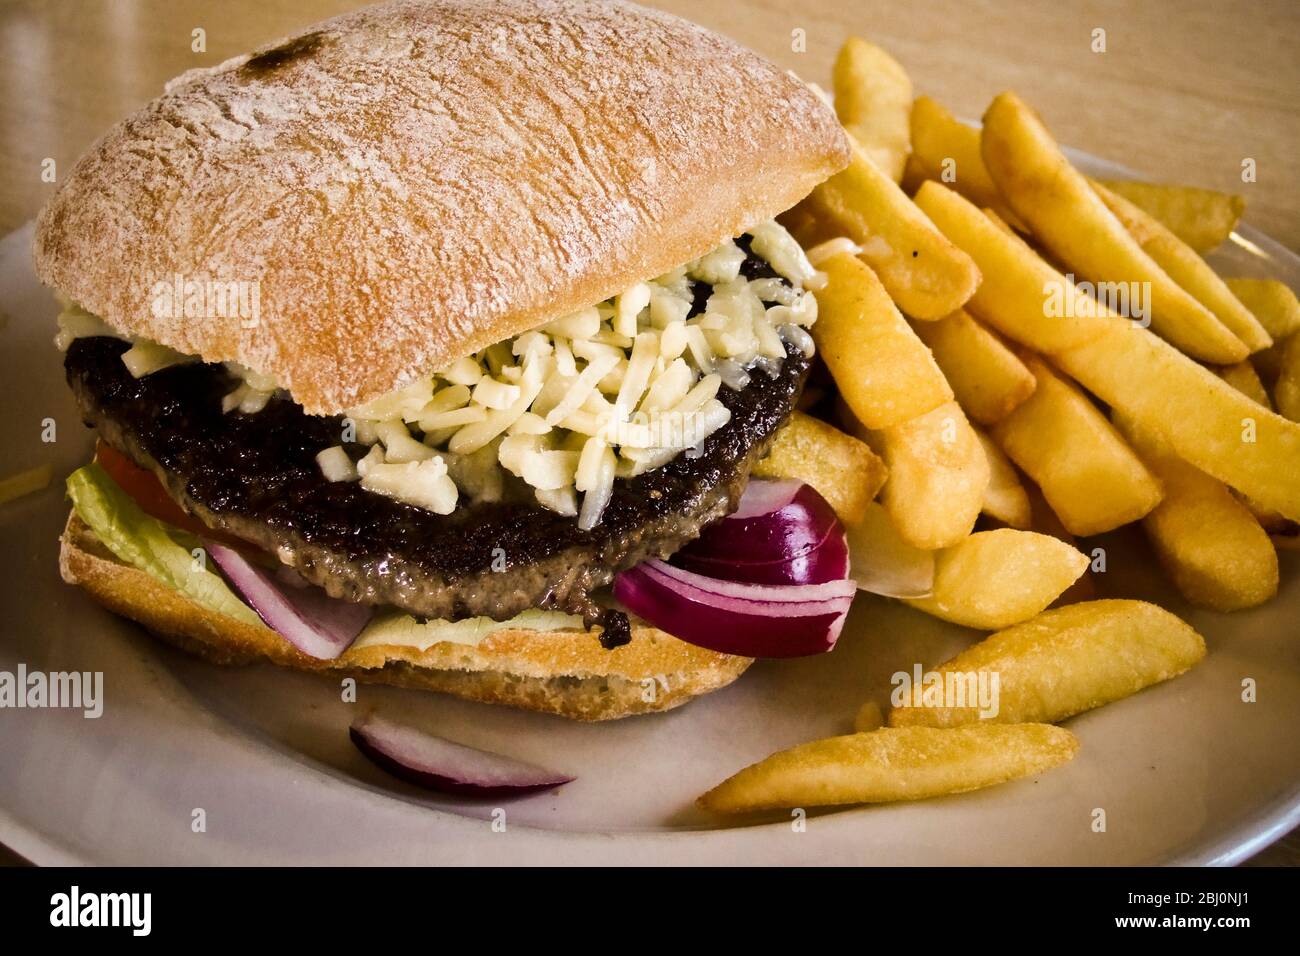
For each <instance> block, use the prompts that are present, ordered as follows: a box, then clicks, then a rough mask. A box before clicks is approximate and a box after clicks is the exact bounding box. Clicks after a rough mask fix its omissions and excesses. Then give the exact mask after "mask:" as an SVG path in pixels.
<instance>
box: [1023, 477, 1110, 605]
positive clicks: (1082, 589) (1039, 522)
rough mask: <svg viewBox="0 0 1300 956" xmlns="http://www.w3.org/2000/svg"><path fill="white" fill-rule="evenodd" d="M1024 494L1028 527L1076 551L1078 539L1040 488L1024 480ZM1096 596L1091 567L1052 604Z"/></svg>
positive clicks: (1073, 601) (1089, 598)
mask: <svg viewBox="0 0 1300 956" xmlns="http://www.w3.org/2000/svg"><path fill="white" fill-rule="evenodd" d="M1023 487H1024V489H1025V496H1026V497H1027V498H1028V499H1029V513H1030V515H1031V517H1030V519H1029V529H1030V530H1031V531H1037V532H1038V533H1039V534H1050V535H1051V536H1052V537H1053V538H1059V539H1060V540H1062V541H1064V542H1065V543H1066V544H1068V545H1069V546H1070V547H1072V548H1074V549H1075V550H1076V551H1077V550H1079V540H1078V539H1077V538H1076V537H1075V536H1074V535H1072V534H1070V532H1069V531H1067V530H1066V528H1065V525H1063V524H1061V519H1060V518H1058V517H1057V516H1056V512H1055V511H1053V510H1052V506H1051V505H1049V504H1048V503H1047V499H1046V498H1044V497H1043V492H1042V490H1041V489H1040V488H1039V487H1038V486H1037V485H1036V484H1034V483H1033V482H1032V481H1026V482H1025V483H1024V485H1023ZM1096 597H1097V585H1096V583H1095V582H1094V581H1093V578H1092V574H1091V569H1090V570H1089V571H1088V572H1085V573H1084V574H1083V575H1082V576H1080V578H1079V580H1077V581H1075V582H1074V583H1073V584H1071V585H1070V586H1069V587H1068V588H1066V589H1065V592H1064V593H1063V594H1062V595H1061V596H1060V597H1059V598H1057V599H1056V600H1055V601H1054V602H1052V604H1053V606H1054V607H1056V606H1060V605H1062V604H1076V603H1078V602H1079V601H1092V600H1095V599H1096Z"/></svg>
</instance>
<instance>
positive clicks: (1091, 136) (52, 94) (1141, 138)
mask: <svg viewBox="0 0 1300 956" xmlns="http://www.w3.org/2000/svg"><path fill="white" fill-rule="evenodd" d="M360 5H362V4H361V3H358V2H349V0H292V2H291V0H213V2H204V0H9V2H4V3H0V50H2V51H3V53H2V56H0V60H2V65H0V232H7V231H9V230H11V229H14V228H17V227H18V226H20V225H22V224H23V223H24V222H26V221H27V220H28V219H30V218H31V217H32V216H33V215H35V213H36V211H37V210H38V209H39V208H40V206H41V204H42V203H43V202H44V200H45V199H46V197H47V196H48V195H49V194H50V193H51V192H52V191H53V189H54V186H53V185H51V184H49V183H46V182H43V181H42V176H41V172H42V162H43V161H44V160H46V159H53V160H54V161H55V163H56V171H57V172H58V173H62V172H64V171H66V170H67V169H69V168H70V166H71V164H72V162H73V161H75V159H76V158H77V156H78V155H79V154H80V153H81V152H82V151H83V150H84V149H85V148H86V147H87V146H88V145H89V144H90V143H91V142H93V141H94V139H95V138H96V137H97V136H98V135H99V134H100V132H102V131H103V130H104V129H105V128H106V127H107V126H109V125H110V124H112V123H113V122H114V121H116V120H117V119H120V118H121V117H122V116H124V115H125V114H127V113H128V112H130V111H131V110H132V109H134V108H136V107H138V106H140V105H142V104H143V103H145V102H147V101H148V100H149V99H151V98H153V97H154V96H156V95H157V94H158V93H159V92H160V91H161V89H162V85H163V83H164V82H165V81H166V80H167V79H168V78H170V77H172V76H175V75H176V74H177V73H180V72H181V71H183V70H186V69H190V68H192V67H196V66H207V65H213V64H216V63H220V62H221V61H222V60H224V59H226V58H227V57H230V56H233V55H236V54H238V53H242V52H244V51H246V50H249V49H252V48H254V47H256V46H259V45H261V44H263V43H266V42H267V41H270V40H272V39H275V38H277V37H280V36H283V35H285V34H288V33H291V32H293V31H295V30H297V29H298V28H300V27H302V26H305V25H307V24H309V23H311V22H314V21H316V20H318V19H321V18H322V17H325V16H330V15H333V14H335V13H339V12H342V11H344V10H348V9H352V8H354V7H357V6H360ZM653 5H655V6H660V7H662V8H664V9H667V10H671V11H673V12H676V13H679V14H682V15H683V16H687V17H689V18H691V19H693V20H696V21H698V22H700V23H703V24H705V25H706V26H709V27H712V28H714V29H717V30H719V31H722V32H725V33H727V34H729V35H731V36H732V37H735V38H736V39H738V40H740V41H741V42H742V43H745V44H746V45H748V46H750V47H752V48H754V49H755V50H757V51H759V52H760V53H762V54H764V55H766V56H768V57H769V58H771V59H773V60H775V61H777V62H778V63H781V64H782V65H784V66H787V67H789V68H791V69H793V70H795V71H796V72H798V73H799V75H800V76H802V77H804V78H805V79H808V80H812V81H815V82H818V83H822V84H824V85H825V84H827V83H828V79H829V72H830V64H831V61H832V59H833V57H834V56H835V52H836V50H837V48H838V46H839V44H840V43H841V42H842V40H843V39H844V37H845V36H846V35H848V34H851V33H856V34H860V35H862V36H866V37H868V38H870V39H872V40H874V41H875V42H877V43H880V44H881V45H882V46H884V47H885V48H886V49H888V50H889V51H890V52H892V53H893V54H894V55H895V56H896V57H897V58H898V59H899V60H900V61H901V62H902V63H903V65H904V66H905V67H906V68H907V69H908V71H909V72H910V73H911V75H912V78H913V81H914V83H915V85H916V89H917V92H918V93H921V92H924V93H928V94H929V95H931V96H934V97H935V98H936V99H938V100H939V101H940V102H942V103H944V104H945V105H947V106H948V107H949V109H951V110H952V111H953V112H954V113H956V114H957V115H959V116H967V117H972V118H975V117H978V116H979V115H980V114H981V113H982V112H983V110H984V107H985V106H986V105H987V103H988V101H989V100H990V99H991V98H992V97H993V95H994V94H996V93H998V92H999V91H1001V90H1004V89H1009V88H1014V89H1016V90H1017V91H1018V92H1019V93H1020V94H1021V95H1022V96H1023V97H1024V98H1025V99H1026V100H1028V101H1029V102H1030V103H1032V104H1033V105H1034V106H1035V107H1037V109H1038V110H1039V111H1040V112H1041V113H1042V115H1043V117H1044V119H1045V120H1046V121H1047V123H1048V125H1049V126H1050V127H1051V129H1052V130H1053V132H1055V133H1056V134H1057V136H1058V138H1059V139H1060V140H1061V141H1062V142H1065V143H1068V144H1070V145H1072V146H1077V147H1080V148H1082V149H1086V150H1088V151H1090V152H1092V153H1096V154H1098V155H1101V156H1105V157H1107V158H1109V159H1113V160H1116V161H1119V162H1122V163H1125V164H1126V165H1128V166H1131V167H1132V168H1134V169H1135V170H1137V171H1139V172H1140V173H1142V174H1144V175H1146V176H1148V177H1150V178H1153V179H1158V180H1162V181H1168V182H1183V183H1188V184H1195V185H1200V186H1208V187H1212V188H1216V189H1224V190H1229V191H1233V192H1239V193H1241V194H1242V195H1244V196H1245V197H1246V201H1247V211H1246V219H1247V221H1249V222H1251V223H1253V224H1254V225H1256V226H1258V227H1260V228H1262V229H1264V230H1265V231H1266V232H1268V233H1270V234H1271V235H1272V236H1274V238H1276V239H1278V240H1279V241H1281V242H1283V243H1284V244H1285V245H1287V246H1288V247H1290V248H1291V249H1298V250H1300V192H1297V190H1296V189H1295V178H1294V177H1295V153H1296V150H1297V148H1298V147H1300V96H1298V95H1297V94H1300V57H1297V56H1296V48H1297V43H1298V41H1300V3H1297V2H1295V0H1273V2H1265V0H1253V2H1249V0H1248V2H1242V0H1234V2H1225V0H1193V2H1174V0H1168V2H1156V0H1138V2H1135V0H1090V2H1060V0H1036V2H1035V0H952V2H929V0H912V2H907V3H900V2H897V0H659V2H657V3H655V4H653ZM196 29H202V30H203V31H205V41H206V50H205V51H204V52H194V51H193V50H192V42H193V41H192V36H193V31H194V30H196ZM1097 30H1104V31H1105V45H1106V50H1105V52H1094V50H1093V46H1094V43H1095V41H1094V37H1095V36H1096V34H1095V33H1094V31H1097ZM794 31H803V33H802V37H803V39H804V41H805V44H806V49H804V50H803V51H802V52H797V51H796V49H795V47H796V45H797V43H796V40H797V39H798V36H799V35H797V34H795V32H794ZM1247 158H1249V159H1253V160H1254V161H1255V167H1256V170H1257V181H1256V182H1254V183H1243V182H1242V179H1241V168H1242V161H1243V160H1244V159H1247ZM4 858H5V854H4V852H3V848H0V862H3V861H4ZM1256 860H1257V861H1258V862H1263V863H1274V864H1278V863H1290V864H1295V863H1297V862H1300V838H1297V835H1296V834H1294V833H1293V834H1292V835H1291V836H1289V837H1288V838H1286V839H1285V840H1283V841H1281V842H1280V843H1279V844H1277V845H1275V846H1274V847H1273V848H1271V849H1270V850H1268V851H1266V852H1265V853H1264V854H1261V855H1260V856H1259V857H1257V858H1256Z"/></svg>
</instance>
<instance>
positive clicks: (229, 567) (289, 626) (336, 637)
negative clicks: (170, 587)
mask: <svg viewBox="0 0 1300 956" xmlns="http://www.w3.org/2000/svg"><path fill="white" fill-rule="evenodd" d="M203 546H204V547H205V548H206V549H207V551H208V554H210V555H212V560H213V561H215V562H216V563H217V566H218V567H219V568H221V570H222V571H224V572H225V575H226V577H227V578H228V579H229V580H230V583H231V584H232V585H234V588H235V590H236V591H238V592H239V594H240V596H241V597H242V598H243V599H244V600H245V601H247V602H248V604H249V606H250V607H252V609H253V610H254V611H256V612H257V616H258V617H260V618H261V619H262V620H263V621H264V622H266V626H267V627H269V628H270V629H271V630H273V631H275V633H277V634H279V635H280V636H281V637H283V638H284V639H285V640H286V641H288V642H289V643H290V644H292V645H293V646H294V647H296V648H298V650H300V651H302V652H303V653H304V654H306V655H307V656H308V657H315V658H317V659H318V660H324V661H332V660H334V659H335V658H336V657H338V656H339V655H340V654H342V653H343V652H344V651H346V650H347V649H348V648H349V647H350V646H351V645H352V642H353V641H355V640H356V639H357V635H358V634H360V633H361V630H362V628H364V627H365V626H366V623H367V622H368V621H369V620H370V617H371V614H372V613H373V609H372V608H370V607H369V606H367V605H364V604H353V603H351V602H350V601H340V600H338V599H336V598H332V597H330V596H329V595H328V594H326V593H325V591H324V590H323V589H322V588H318V587H294V586H291V585H284V584H281V583H280V582H278V581H277V580H276V579H275V575H274V573H273V572H270V571H265V570H263V569H262V568H260V567H258V566H257V565H256V564H254V563H252V562H251V561H249V560H248V559H247V558H245V557H244V556H243V555H242V554H240V553H239V552H238V551H236V550H235V549H234V548H228V547H226V546H225V545H223V544H218V543H217V542H215V541H211V540H205V541H204V542H203Z"/></svg>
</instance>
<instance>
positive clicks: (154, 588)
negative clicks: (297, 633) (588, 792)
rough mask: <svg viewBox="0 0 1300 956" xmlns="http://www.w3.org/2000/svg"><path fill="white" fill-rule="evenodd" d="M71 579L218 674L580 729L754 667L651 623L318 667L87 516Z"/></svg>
mask: <svg viewBox="0 0 1300 956" xmlns="http://www.w3.org/2000/svg"><path fill="white" fill-rule="evenodd" d="M59 570H60V572H61V573H62V575H63V579H64V580H65V581H67V582H68V583H69V584H75V585H77V586H79V587H81V588H83V589H85V590H86V591H88V592H89V593H90V595H91V596H92V597H93V598H94V599H95V600H96V601H98V602H99V603H100V604H102V605H103V606H104V607H106V608H108V609H109V610H110V611H112V612H113V613H115V614H119V615H121V616H122V617H126V618H130V619H131V620H133V621H137V622H139V623H140V624H143V625H144V626H145V627H146V628H148V629H149V630H150V631H152V632H153V633H154V634H156V635H158V636H159V637H161V638H163V639H164V640H166V641H168V642H169V643H171V644H174V645H176V646H177V647H180V648H181V649H183V650H186V651H189V652H190V653H192V654H197V655H198V656H200V657H203V658H205V659H207V660H209V661H212V662H214V663H217V664H252V663H260V662H270V663H272V664H278V665H279V666H281V667H291V668H294V669H296V670H306V671H312V672H315V673H318V674H321V675H323V676H326V677H329V678H331V679H334V680H342V679H343V678H345V677H353V678H356V679H357V680H358V681H365V682H368V683H376V684H391V685H393V686H396V687H411V688H417V689H420V690H432V691H438V692H440V693H445V694H453V695H455V696H456V697H463V698H465V699H467V700H476V701H482V702H484V703H490V704H505V705H507V706H510V707H521V708H524V709H527V710H535V711H540V712H542V713H548V714H557V715H559V716H561V717H569V718H572V719H575V720H593V721H594V720H612V719H614V718H618V717H628V716H631V715H633V714H645V713H654V712H656V711H662V710H671V709H672V708H674V707H679V706H681V705H682V704H684V703H686V702H687V701H689V700H691V699H692V698H694V697H698V696H699V695H701V694H707V693H708V692H709V691H713V690H717V689H718V688H720V687H725V686H727V685H728V684H730V683H731V682H732V681H734V680H735V679H736V678H737V677H739V676H740V675H741V674H742V673H744V671H745V668H747V667H748V666H749V665H750V664H751V663H752V661H751V660H750V659H749V658H747V657H734V656H732V655H729V654H719V653H717V652H715V651H709V650H706V649H704V648H702V647H696V646H694V645H693V644H687V643H685V642H684V641H679V640H678V639H677V638H675V637H672V636H671V635H669V634H666V633H665V632H663V631H660V630H658V629H657V628H653V627H649V626H647V625H644V624H643V625H637V626H634V627H633V628H632V641H631V643H629V644H625V645H624V646H622V647H618V648H615V649H613V650H608V651H607V650H605V649H604V648H602V647H601V646H600V643H599V642H598V641H597V640H596V638H595V636H594V635H593V634H592V633H591V632H588V631H534V630H528V629H518V628H515V629H510V630H504V631H498V632H496V633H495V634H492V635H490V636H489V637H488V638H486V639H485V640H484V641H483V642H482V643H480V644H478V645H476V646H470V645H465V644H451V643H441V644H434V645H432V646H431V647H429V648H427V649H426V650H423V651H421V650H419V649H417V648H414V647H400V646H375V647H364V648H350V649H348V650H347V651H346V652H344V654H343V655H342V656H341V657H339V658H338V659H336V660H332V661H322V660H317V659H316V658H312V657H308V656H306V655H305V654H302V653H301V652H300V651H298V650H297V649H296V648H295V647H293V645H291V644H290V643H289V642H288V641H286V640H284V639H283V638H282V637H280V636H279V635H278V634H276V633H275V632H274V631H272V630H271V629H270V628H267V627H264V626H262V625H260V624H259V625H249V624H245V623H244V622H242V621H237V620H235V619H233V618H230V617H227V616H226V615H224V614H221V613H218V612H216V611H211V610H209V609H207V608H205V607H203V606H201V605H199V604H196V603H195V602H193V601H191V600H190V599H189V598H187V597H186V596H185V595H183V594H181V593H180V592H179V591H176V590H174V589H172V588H169V587H167V586H166V585H165V584H163V583H161V582H160V581H158V580H156V579H155V578H153V577H151V576H150V575H148V574H146V573H144V572H143V571H140V570H139V569H137V568H134V567H132V566H130V565H128V564H124V563H123V562H121V561H119V560H118V559H117V558H116V557H115V556H114V555H113V554H112V552H110V551H109V550H108V548H106V547H105V546H104V544H103V543H102V542H101V541H100V540H99V538H98V537H96V535H95V533H94V532H93V531H92V530H91V529H90V528H89V527H88V526H87V525H86V524H85V523H84V522H82V521H81V519H80V518H78V517H77V515H76V512H73V513H72V514H70V515H69V516H68V523H67V526H66V527H65V528H64V530H63V536H62V538H61V548H60V550H59Z"/></svg>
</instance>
